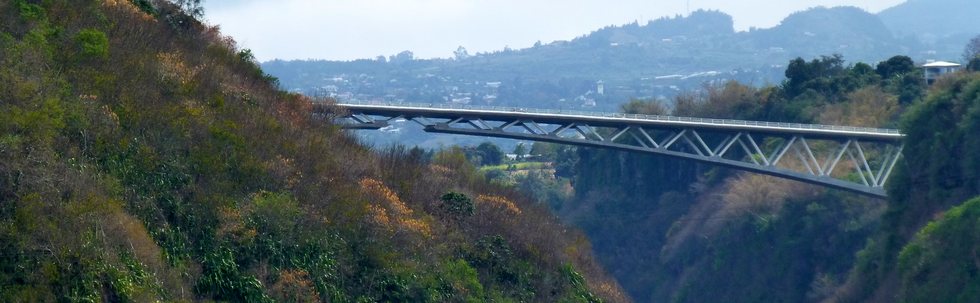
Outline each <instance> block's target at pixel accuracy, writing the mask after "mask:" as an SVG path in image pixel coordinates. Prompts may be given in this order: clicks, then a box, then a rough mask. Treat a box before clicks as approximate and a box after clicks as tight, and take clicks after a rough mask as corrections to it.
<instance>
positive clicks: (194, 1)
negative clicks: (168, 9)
mask: <svg viewBox="0 0 980 303" xmlns="http://www.w3.org/2000/svg"><path fill="white" fill-rule="evenodd" d="M201 1H202V0H175V1H174V4H176V5H177V6H179V7H180V9H182V10H184V12H185V13H187V14H188V15H191V16H194V17H196V18H201V17H204V6H202V5H201Z"/></svg>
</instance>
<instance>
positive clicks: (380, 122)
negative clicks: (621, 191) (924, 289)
mask: <svg viewBox="0 0 980 303" xmlns="http://www.w3.org/2000/svg"><path fill="white" fill-rule="evenodd" d="M334 108H339V109H342V110H341V111H340V113H338V114H337V117H336V118H339V119H342V120H346V122H345V123H343V125H344V127H345V128H348V129H381V128H384V127H388V126H389V125H391V122H392V121H401V119H404V120H410V121H414V122H415V123H418V124H420V125H422V127H423V128H424V130H425V131H427V132H433V133H446V134H460V135H472V136H484V137H498V138H510V139H518V140H531V141H542V142H552V143H560V144H571V145H577V146H587V147H597V148H607V149H615V150H621V151H629V152H641V153H651V154H657V155H663V156H668V157H675V158H681V159H689V160H694V161H698V162H702V163H707V164H712V165H719V166H724V167H729V168H734V169H740V170H745V171H750V172H755V173H761V174H766V175H771V176H776V177H780V178H786V179H792V180H796V181H801V182H805V183H810V184H816V185H820V186H825V187H830V188H836V189H841V190H846V191H850V192H855V193H859V194H864V195H868V196H872V197H879V198H883V197H885V196H886V193H885V190H884V186H885V184H886V182H887V181H888V177H889V175H891V172H892V170H893V169H894V167H895V165H896V163H897V162H898V159H899V158H900V157H901V155H902V148H903V145H902V138H903V135H902V134H901V133H899V131H898V130H894V129H878V128H865V127H848V126H833V125H816V124H797V123H777V122H759V121H744V120H727V119H709V118H690V117H676V116H659V115H634V114H622V113H599V112H584V111H574V110H542V109H530V108H502V107H478V106H458V105H444V104H439V105H434V104H408V103H399V104H387V103H363V104H354V103H345V104H335V105H331V104H317V105H316V109H317V110H318V111H320V112H327V111H335V109H334ZM845 156H846V158H845ZM651 182H655V180H653V181H651Z"/></svg>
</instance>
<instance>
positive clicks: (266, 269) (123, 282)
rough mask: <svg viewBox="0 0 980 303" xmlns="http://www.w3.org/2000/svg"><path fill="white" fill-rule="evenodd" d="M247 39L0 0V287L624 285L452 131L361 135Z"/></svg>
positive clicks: (548, 297) (44, 294) (563, 295)
mask: <svg viewBox="0 0 980 303" xmlns="http://www.w3.org/2000/svg"><path fill="white" fill-rule="evenodd" d="M253 60H254V59H253V58H252V56H251V53H250V52H249V51H248V50H239V49H237V48H236V46H235V43H234V41H232V40H231V39H229V38H227V37H223V36H221V35H220V33H219V31H218V30H217V28H215V27H208V26H205V25H202V24H200V23H199V22H198V21H196V20H195V19H194V18H192V17H190V16H188V15H187V14H185V13H184V12H183V11H181V10H180V9H179V8H177V7H176V6H174V5H171V4H169V3H168V2H165V1H146V0H135V1H116V0H107V1H75V0H52V1H27V0H14V1H2V2H0V83H3V85H0V269H2V270H0V301H4V302H38V301H41V302H51V301H89V302H99V301H106V302H114V301H137V302H144V301H189V300H201V301H208V300H221V301H252V302H254V301H260V302H261V301H272V300H279V301H297V302H298V301H303V302H308V301H342V302H346V301H361V302H364V301H413V302H423V301H430V302H445V301H456V302H459V301H491V300H492V301H570V302H594V301H599V300H606V301H613V302H615V301H625V300H627V298H626V297H625V296H624V295H622V292H621V291H620V290H619V288H618V286H617V285H616V284H615V282H613V281H611V280H610V279H608V278H605V277H604V275H603V274H602V272H601V270H600V268H599V267H598V266H597V265H596V264H595V263H594V262H593V261H592V258H591V256H590V254H591V249H590V247H589V244H588V241H586V240H585V238H584V237H583V236H581V235H580V234H578V233H576V232H574V231H571V230H568V229H567V228H566V227H563V226H561V225H560V224H558V222H557V221H556V220H555V219H554V218H553V217H552V216H551V215H550V214H549V213H548V211H547V210H545V209H543V208H541V207H539V206H536V205H535V204H533V203H531V202H529V201H528V200H527V199H526V198H524V197H522V196H520V195H518V194H516V193H515V192H513V191H512V190H511V189H508V188H501V187H499V186H494V185H490V184H488V183H487V182H485V181H484V180H483V178H482V177H481V176H479V175H477V174H476V173H475V172H474V170H473V168H472V166H469V164H468V163H467V162H466V160H465V158H463V155H462V154H461V153H459V152H454V151H447V152H444V153H440V154H438V155H437V156H436V157H435V158H434V159H428V158H425V157H423V156H422V155H423V153H420V152H418V151H407V150H404V149H397V148H396V149H391V150H389V151H387V152H385V153H383V154H380V155H379V154H376V153H374V152H371V151H369V150H368V149H366V148H365V147H363V146H361V145H359V144H358V143H357V142H355V140H354V139H352V138H351V137H349V136H348V135H347V134H345V133H344V132H342V131H340V130H339V129H338V128H337V127H336V126H333V125H331V124H330V123H329V122H328V121H327V120H328V119H329V118H330V117H331V116H332V115H333V111H334V109H333V108H332V107H331V106H330V103H325V104H323V105H321V106H317V107H313V106H312V105H311V102H310V100H309V99H307V98H304V97H301V96H299V95H292V94H287V93H284V92H281V91H279V90H278V89H277V85H276V83H275V79H274V78H271V77H269V76H267V75H265V74H263V73H262V71H261V70H260V69H259V68H258V66H257V65H256V64H255V63H254V61H253ZM314 110H315V111H316V114H313V112H314Z"/></svg>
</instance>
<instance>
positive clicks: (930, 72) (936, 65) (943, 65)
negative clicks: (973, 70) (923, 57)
mask: <svg viewBox="0 0 980 303" xmlns="http://www.w3.org/2000/svg"><path fill="white" fill-rule="evenodd" d="M962 67H963V66H962V65H960V64H959V63H953V62H946V61H933V62H929V63H926V64H923V65H922V69H923V71H924V74H925V77H926V83H928V84H932V83H933V82H936V79H939V78H940V77H942V76H943V75H946V74H950V73H954V72H956V71H958V70H960V69H961V68H962Z"/></svg>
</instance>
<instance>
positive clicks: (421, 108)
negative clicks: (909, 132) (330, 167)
mask: <svg viewBox="0 0 980 303" xmlns="http://www.w3.org/2000/svg"><path fill="white" fill-rule="evenodd" d="M337 106H339V107H343V108H347V109H349V110H356V111H358V112H361V113H364V114H377V115H385V116H400V115H401V116H406V115H407V116H411V115H413V114H414V115H419V116H425V117H429V118H446V119H452V118H456V117H460V116H466V115H474V116H480V117H484V118H487V117H499V118H509V119H514V118H518V119H521V118H523V119H529V120H534V121H536V122H538V123H553V124H564V123H569V122H576V121H583V122H588V123H589V124H590V125H593V126H599V127H603V126H610V127H613V126H618V125H622V124H624V123H625V124H632V125H639V126H645V125H648V126H651V127H657V126H658V127H665V126H667V127H671V126H673V127H683V128H697V129H722V130H729V131H731V130H738V131H751V132H756V133H769V134H791V135H807V136H810V137H815V138H821V137H824V138H839V137H850V138H856V139H863V140H873V141H889V142H897V141H900V140H901V139H902V137H903V136H904V135H902V134H901V133H900V132H899V131H898V130H896V129H882V128H869V127H851V126H836V125H821V124H803V123H782V122H764V121H746V120H731V119H712V118H692V117H678V116H662V115H638V114H623V113H603V112H587V111H576V110H545V109H533V108H514V107H488V106H457V105H445V104H417V103H403V104H388V103H343V104H337Z"/></svg>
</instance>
